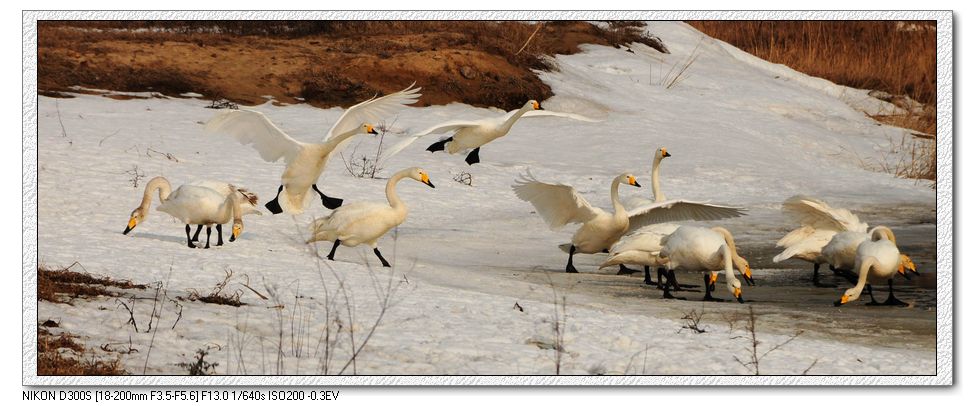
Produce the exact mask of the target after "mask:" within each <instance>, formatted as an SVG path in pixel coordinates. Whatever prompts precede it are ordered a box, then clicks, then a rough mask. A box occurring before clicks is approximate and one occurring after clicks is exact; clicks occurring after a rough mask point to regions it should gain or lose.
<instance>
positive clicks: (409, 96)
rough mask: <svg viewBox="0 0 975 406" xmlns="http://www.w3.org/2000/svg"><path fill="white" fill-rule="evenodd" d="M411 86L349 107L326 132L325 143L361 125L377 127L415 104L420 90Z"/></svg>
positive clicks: (343, 143) (341, 145) (344, 142)
mask: <svg viewBox="0 0 975 406" xmlns="http://www.w3.org/2000/svg"><path fill="white" fill-rule="evenodd" d="M415 84H416V82H414V83H413V84H412V85H410V86H409V87H407V88H406V89H403V90H400V91H398V92H396V93H392V94H388V95H385V96H383V97H373V98H371V99H369V100H366V101H364V102H362V103H359V104H356V105H355V106H352V107H349V109H348V110H345V113H342V116H341V117H339V119H338V121H336V122H335V125H333V126H332V129H331V130H328V134H327V135H326V136H325V141H327V140H328V139H329V138H332V137H335V136H336V135H338V134H342V133H345V132H349V131H352V130H355V129H356V128H358V127H359V126H361V125H362V124H366V123H368V124H373V125H378V124H379V122H381V121H383V120H385V119H386V118H388V117H390V116H392V115H393V114H396V113H398V112H399V111H400V110H402V109H403V108H405V107H406V105H408V104H413V103H416V100H417V99H419V98H420V93H419V92H420V88H419V87H417V88H413V85H415ZM347 142H348V140H346V141H343V142H342V143H341V144H339V145H338V146H337V147H336V149H339V150H340V149H341V148H342V147H343V146H344V145H345V144H346V143H347Z"/></svg>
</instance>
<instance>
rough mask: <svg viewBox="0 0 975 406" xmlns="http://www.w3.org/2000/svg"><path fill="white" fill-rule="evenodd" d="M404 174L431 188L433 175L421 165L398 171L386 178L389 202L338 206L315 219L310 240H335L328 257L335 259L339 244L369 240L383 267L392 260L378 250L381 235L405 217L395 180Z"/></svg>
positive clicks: (360, 242) (351, 243)
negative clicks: (384, 256) (388, 260)
mask: <svg viewBox="0 0 975 406" xmlns="http://www.w3.org/2000/svg"><path fill="white" fill-rule="evenodd" d="M405 178H410V179H414V180H416V181H419V182H421V183H423V184H425V185H427V186H430V187H431V188H432V187H434V186H433V183H431V182H430V176H429V175H427V173H426V172H425V171H423V170H422V169H420V168H407V169H403V170H401V171H399V172H396V174H394V175H393V176H392V177H391V178H389V181H387V182H386V200H387V201H388V202H389V204H385V203H375V202H356V203H351V204H347V205H345V206H342V207H339V208H337V209H335V211H333V212H332V213H331V214H329V215H327V216H325V217H322V218H319V219H316V220H315V222H314V223H312V227H311V228H312V236H311V238H309V239H308V241H307V242H308V243H312V242H315V241H334V242H335V243H334V244H332V250H331V251H330V252H329V253H328V259H329V260H332V261H334V260H335V249H337V248H338V247H339V244H341V245H344V246H346V247H355V246H357V245H359V244H368V245H369V246H370V247H372V252H374V253H375V254H376V256H377V257H379V262H382V264H383V266H384V267H387V268H388V267H389V262H387V261H386V258H383V254H382V253H380V252H379V247H378V241H379V238H380V237H382V236H383V235H384V234H386V233H387V232H388V231H389V230H391V229H392V228H393V227H396V226H398V225H400V224H402V223H403V221H405V220H406V213H407V208H406V205H405V204H403V202H402V201H401V200H400V199H399V197H398V196H397V195H396V184H397V183H399V181H400V180H403V179H405Z"/></svg>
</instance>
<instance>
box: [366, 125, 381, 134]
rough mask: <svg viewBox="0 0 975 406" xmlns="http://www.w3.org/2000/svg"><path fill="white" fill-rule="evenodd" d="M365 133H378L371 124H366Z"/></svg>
mask: <svg viewBox="0 0 975 406" xmlns="http://www.w3.org/2000/svg"><path fill="white" fill-rule="evenodd" d="M366 133H367V134H373V135H379V133H378V132H376V129H375V128H373V126H371V125H369V126H366Z"/></svg>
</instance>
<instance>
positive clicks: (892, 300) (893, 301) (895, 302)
mask: <svg viewBox="0 0 975 406" xmlns="http://www.w3.org/2000/svg"><path fill="white" fill-rule="evenodd" d="M887 292H888V293H887V300H885V301H884V303H883V305H884V306H901V307H906V306H909V305H908V304H907V303H905V302H903V301H901V300H900V299H897V298H896V297H894V280H893V279H888V280H887Z"/></svg>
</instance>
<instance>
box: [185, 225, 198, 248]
mask: <svg viewBox="0 0 975 406" xmlns="http://www.w3.org/2000/svg"><path fill="white" fill-rule="evenodd" d="M186 246H187V247H190V248H196V246H195V245H193V240H192V239H190V225H189V224H187V225H186Z"/></svg>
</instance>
